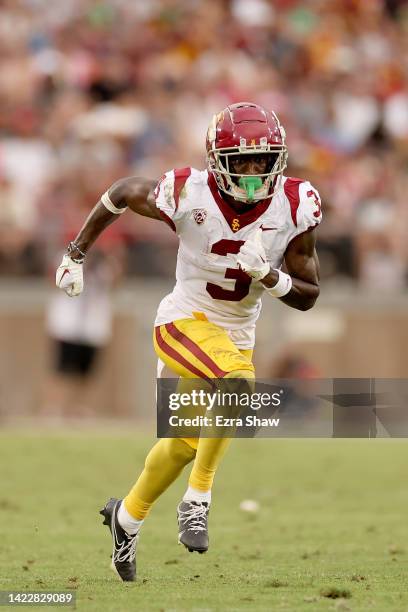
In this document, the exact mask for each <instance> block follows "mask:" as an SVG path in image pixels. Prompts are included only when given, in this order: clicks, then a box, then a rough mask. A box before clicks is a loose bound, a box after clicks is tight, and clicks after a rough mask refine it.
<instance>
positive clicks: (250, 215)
mask: <svg viewBox="0 0 408 612" xmlns="http://www.w3.org/2000/svg"><path fill="white" fill-rule="evenodd" d="M208 186H209V188H210V191H211V194H212V196H213V198H214V200H215V202H216V204H217V206H218V208H219V209H220V211H221V212H222V214H223V216H224V218H225V220H226V222H227V223H228V225H229V226H230V228H231V229H232V231H233V232H237V231H238V230H240V229H241V228H243V227H245V226H246V225H250V224H251V223H253V222H254V221H256V220H257V219H259V217H260V216H261V215H263V213H264V212H265V211H266V210H267V208H268V207H269V205H270V203H271V201H272V196H271V197H270V198H268V199H267V200H261V202H259V203H258V204H257V205H256V206H254V208H252V209H251V210H247V211H246V212H244V213H237V212H236V211H235V210H234V209H233V208H232V207H231V206H230V205H229V204H228V202H226V201H225V200H224V198H223V197H222V195H221V193H220V192H219V191H218V187H217V183H216V181H215V178H214V176H213V175H212V173H211V172H209V173H208Z"/></svg>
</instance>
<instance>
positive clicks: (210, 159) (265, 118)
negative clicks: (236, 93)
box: [206, 102, 288, 202]
mask: <svg viewBox="0 0 408 612" xmlns="http://www.w3.org/2000/svg"><path fill="white" fill-rule="evenodd" d="M206 147H207V163H208V170H209V172H212V173H213V175H214V178H215V180H216V182H217V185H218V189H219V190H220V191H223V192H224V193H227V194H228V195H231V196H232V197H233V198H234V199H235V200H240V201H244V202H248V201H250V202H257V201H259V200H264V199H265V198H268V197H270V196H271V195H273V193H274V191H275V189H276V187H277V184H278V181H279V178H280V177H281V176H282V173H283V171H284V169H285V168H286V161H287V157H288V152H287V147H286V144H285V130H284V128H283V126H282V125H281V124H280V122H279V119H278V117H277V116H276V114H275V113H274V112H273V111H270V110H267V109H265V108H263V107H262V106H259V105H258V104H253V103H251V102H238V103H237V104H231V105H230V106H227V107H226V108H224V110H222V111H221V112H220V113H218V114H217V115H214V117H213V118H212V121H211V123H210V125H209V127H208V131H207V142H206ZM237 155H239V156H240V155H256V156H258V155H267V156H268V160H269V162H270V163H269V167H268V172H266V173H265V174H257V175H256V177H257V181H256V182H255V183H254V184H255V187H256V188H252V190H250V191H249V190H248V188H247V187H246V183H245V181H248V175H242V174H236V173H234V172H233V171H232V170H233V168H232V167H231V166H232V165H233V164H231V158H236V156H237ZM245 177H247V178H245ZM242 179H244V181H243V180H242ZM259 179H261V180H259Z"/></svg>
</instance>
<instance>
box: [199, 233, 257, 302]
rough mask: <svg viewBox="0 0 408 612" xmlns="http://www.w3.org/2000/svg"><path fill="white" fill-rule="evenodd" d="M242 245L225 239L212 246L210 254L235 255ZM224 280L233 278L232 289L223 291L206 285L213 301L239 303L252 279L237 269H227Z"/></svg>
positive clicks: (246, 292) (221, 288) (220, 288)
mask: <svg viewBox="0 0 408 612" xmlns="http://www.w3.org/2000/svg"><path fill="white" fill-rule="evenodd" d="M243 244H244V241H243V240H227V239H226V238H225V239H222V240H219V241H218V242H215V243H214V244H213V245H212V247H211V253H215V254H216V255H228V254H231V255H236V254H237V253H238V252H239V249H240V248H241V246H242V245H243ZM225 278H235V287H234V289H224V288H223V287H220V286H219V285H215V284H214V283H207V285H206V289H207V292H208V293H209V294H210V295H211V297H212V298H213V299H214V300H226V301H228V302H240V301H241V300H243V299H244V297H246V296H247V295H248V293H249V286H250V284H251V280H252V279H251V278H250V277H249V276H248V275H247V274H245V272H243V271H242V270H239V269H237V268H227V269H226V270H225Z"/></svg>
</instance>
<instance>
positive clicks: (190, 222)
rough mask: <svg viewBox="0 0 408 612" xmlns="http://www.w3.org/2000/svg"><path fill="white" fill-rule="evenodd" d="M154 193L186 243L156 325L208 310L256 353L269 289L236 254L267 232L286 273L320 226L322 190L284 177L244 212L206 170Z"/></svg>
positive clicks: (169, 176) (172, 176)
mask: <svg viewBox="0 0 408 612" xmlns="http://www.w3.org/2000/svg"><path fill="white" fill-rule="evenodd" d="M155 196H156V205H157V207H158V208H159V210H160V213H161V215H162V216H163V218H164V219H165V220H166V221H167V223H168V224H169V225H170V226H171V227H172V229H173V230H174V231H175V232H176V233H177V235H178V237H179V240H180V243H179V250H178V255H177V268H176V280H177V282H176V285H175V287H174V289H173V291H172V293H170V294H169V295H167V296H166V297H165V298H164V299H163V300H162V301H161V303H160V305H159V309H158V312H157V317H156V321H155V325H162V324H164V323H169V322H171V321H175V320H177V319H182V318H186V317H194V316H195V314H194V313H204V314H205V315H206V317H207V318H208V320H209V321H212V322H213V323H216V324H217V325H219V326H221V327H222V328H224V329H225V330H227V331H228V333H229V334H230V336H231V338H232V339H233V341H234V342H235V343H236V345H237V346H238V347H239V348H252V347H253V346H254V342H255V323H256V320H257V318H258V316H259V313H260V310H261V297H262V293H263V292H264V290H265V289H264V286H263V285H262V283H261V282H260V281H254V280H252V279H251V278H250V277H249V276H248V275H247V274H245V273H244V272H242V271H241V270H240V269H239V268H238V266H237V265H236V264H235V262H234V261H233V259H232V258H231V257H229V256H230V255H231V254H236V253H238V251H239V249H240V247H241V245H242V244H243V243H244V242H245V240H247V239H248V238H249V236H250V235H251V234H252V233H253V232H254V231H255V230H257V229H258V228H259V227H260V228H261V229H262V239H263V245H264V248H265V252H266V256H267V260H268V262H269V263H270V265H271V266H272V268H279V267H280V266H281V265H282V261H283V257H284V253H285V251H286V248H287V246H288V244H289V243H290V241H291V240H292V239H293V238H295V236H297V235H299V234H301V233H302V232H305V231H306V230H308V229H310V228H312V227H314V226H316V225H318V224H319V223H320V221H321V203H320V197H319V194H318V192H317V191H316V189H315V188H314V187H312V185H311V184H310V183H309V182H308V181H304V180H302V179H295V178H289V177H282V180H281V182H280V186H279V188H278V189H277V190H276V192H275V194H274V196H273V197H272V199H271V200H266V201H264V202H260V203H258V204H257V205H256V206H255V207H254V208H252V209H251V210H248V211H246V212H244V213H241V214H238V213H236V212H235V211H234V210H233V209H232V208H231V207H230V206H229V205H228V204H227V203H226V202H225V200H224V199H223V198H222V196H221V194H220V192H219V191H218V189H217V186H216V183H215V180H214V178H213V176H212V175H211V174H209V173H208V172H207V170H204V171H199V170H195V169H194V168H182V169H179V170H171V171H169V172H167V173H166V174H165V175H164V176H163V177H162V178H161V180H160V181H159V183H158V185H157V187H156V191H155Z"/></svg>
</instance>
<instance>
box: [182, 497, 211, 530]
mask: <svg viewBox="0 0 408 612" xmlns="http://www.w3.org/2000/svg"><path fill="white" fill-rule="evenodd" d="M187 503H189V504H190V508H189V509H188V510H179V518H180V522H183V523H184V524H185V523H188V524H187V525H183V526H186V527H187V529H189V530H191V531H195V532H196V533H197V532H198V531H205V530H206V528H207V527H206V517H207V510H208V508H207V506H205V505H204V504H195V503H192V502H187Z"/></svg>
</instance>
